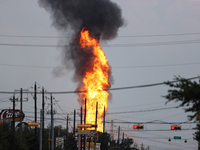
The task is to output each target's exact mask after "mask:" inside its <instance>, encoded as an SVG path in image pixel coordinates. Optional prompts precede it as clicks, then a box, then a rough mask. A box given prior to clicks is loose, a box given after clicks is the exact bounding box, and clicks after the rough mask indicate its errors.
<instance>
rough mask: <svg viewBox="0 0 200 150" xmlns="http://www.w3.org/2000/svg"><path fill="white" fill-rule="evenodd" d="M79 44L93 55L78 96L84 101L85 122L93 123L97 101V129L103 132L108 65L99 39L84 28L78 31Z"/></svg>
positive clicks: (106, 107) (108, 85) (107, 94)
mask: <svg viewBox="0 0 200 150" xmlns="http://www.w3.org/2000/svg"><path fill="white" fill-rule="evenodd" d="M79 44H80V46H81V49H82V50H83V51H84V52H86V53H92V55H93V57H92V59H91V60H88V64H87V69H86V72H85V76H84V78H83V80H82V82H83V84H84V86H83V87H82V88H81V90H82V91H86V92H84V93H83V94H79V96H80V98H81V99H83V100H85V98H86V99H87V101H86V111H87V115H86V124H95V120H96V103H97V102H98V115H97V131H100V132H103V125H102V119H101V118H102V117H103V115H104V107H105V111H107V110H108V105H107V98H108V96H109V93H108V92H107V91H105V90H104V89H105V88H109V87H110V83H109V65H108V59H107V58H106V57H105V53H104V52H103V50H102V49H101V47H100V44H99V41H98V40H97V39H95V38H93V37H90V35H89V31H88V30H86V29H85V28H84V29H83V30H82V31H81V32H80V41H79Z"/></svg>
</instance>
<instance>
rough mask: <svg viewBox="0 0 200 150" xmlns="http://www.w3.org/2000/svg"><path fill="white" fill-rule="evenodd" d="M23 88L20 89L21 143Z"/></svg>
mask: <svg viewBox="0 0 200 150" xmlns="http://www.w3.org/2000/svg"><path fill="white" fill-rule="evenodd" d="M22 99H23V96H22V88H21V89H20V141H21V142H22Z"/></svg>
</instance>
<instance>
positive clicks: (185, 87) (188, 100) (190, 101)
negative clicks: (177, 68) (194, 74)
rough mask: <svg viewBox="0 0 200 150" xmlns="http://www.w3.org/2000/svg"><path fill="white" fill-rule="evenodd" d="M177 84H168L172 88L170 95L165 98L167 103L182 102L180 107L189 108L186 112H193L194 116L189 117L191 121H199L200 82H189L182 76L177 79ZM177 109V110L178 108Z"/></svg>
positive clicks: (169, 91)
mask: <svg viewBox="0 0 200 150" xmlns="http://www.w3.org/2000/svg"><path fill="white" fill-rule="evenodd" d="M174 80H175V81H176V82H166V84H167V85H169V86H170V87H171V88H173V89H170V90H168V94H167V95H166V96H164V97H165V98H166V99H167V102H166V104H167V103H168V102H170V101H175V102H181V103H180V105H179V106H178V107H183V106H187V107H188V108H185V112H192V113H193V115H188V118H189V120H190V121H191V120H193V119H195V120H198V113H199V111H200V80H199V82H196V81H191V80H187V79H185V78H182V77H180V76H178V77H175V79H174ZM178 107H177V108H178Z"/></svg>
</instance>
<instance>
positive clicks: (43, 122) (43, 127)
mask: <svg viewBox="0 0 200 150" xmlns="http://www.w3.org/2000/svg"><path fill="white" fill-rule="evenodd" d="M42 112H43V113H42V127H40V128H42V144H44V87H42ZM42 147H44V146H42Z"/></svg>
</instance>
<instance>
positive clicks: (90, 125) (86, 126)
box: [77, 124, 97, 128]
mask: <svg viewBox="0 0 200 150" xmlns="http://www.w3.org/2000/svg"><path fill="white" fill-rule="evenodd" d="M92 127H95V128H96V127H97V125H92V124H77V128H92Z"/></svg>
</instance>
